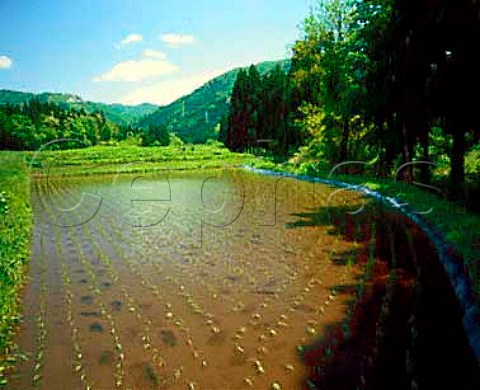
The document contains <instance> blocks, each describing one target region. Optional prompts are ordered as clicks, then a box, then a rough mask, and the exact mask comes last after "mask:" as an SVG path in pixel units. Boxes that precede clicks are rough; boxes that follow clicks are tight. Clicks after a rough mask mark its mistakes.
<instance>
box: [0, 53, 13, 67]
mask: <svg viewBox="0 0 480 390" xmlns="http://www.w3.org/2000/svg"><path fill="white" fill-rule="evenodd" d="M12 63H13V61H12V59H11V58H10V57H7V56H0V69H9V68H10V67H11V66H12Z"/></svg>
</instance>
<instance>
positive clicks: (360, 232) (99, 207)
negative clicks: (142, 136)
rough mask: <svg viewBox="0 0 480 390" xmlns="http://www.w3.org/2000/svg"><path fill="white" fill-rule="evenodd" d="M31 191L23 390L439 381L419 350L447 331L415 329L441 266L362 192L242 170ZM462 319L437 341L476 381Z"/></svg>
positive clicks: (61, 181) (46, 183)
mask: <svg viewBox="0 0 480 390" xmlns="http://www.w3.org/2000/svg"><path fill="white" fill-rule="evenodd" d="M32 193H33V203H34V215H35V234H34V237H33V243H32V257H31V264H30V270H29V276H30V282H29V284H28V285H27V287H26V289H25V291H24V295H23V316H24V321H23V322H22V324H21V327H20V332H19V336H18V339H17V341H18V343H19V346H20V349H21V351H22V352H23V353H24V354H25V356H26V359H25V360H23V361H22V362H20V363H19V364H18V366H17V369H16V370H15V371H14V372H13V373H12V374H11V375H10V384H9V388H11V389H30V388H41V389H62V390H64V389H190V390H192V389H222V390H226V389H249V388H254V389H304V388H311V389H313V388H325V389H351V388H378V389H381V388H387V387H385V386H388V388H411V386H412V378H416V380H417V381H419V382H420V383H421V384H427V385H428V383H429V382H431V380H430V379H431V378H429V377H428V375H435V373H434V372H433V371H434V369H432V368H431V367H429V366H428V365H425V366H422V364H421V363H419V362H420V359H419V358H418V359H417V358H416V356H422V354H423V357H427V358H429V357H430V355H431V354H430V355H428V356H427V355H425V353H426V352H425V351H427V350H430V349H431V348H430V346H431V345H434V344H435V339H432V337H430V339H429V337H423V336H422V337H421V340H422V342H423V340H424V339H426V340H427V342H424V343H423V344H424V345H423V346H422V343H418V342H417V343H413V342H412V337H411V333H412V330H414V331H418V332H419V334H420V335H424V334H427V335H428V334H430V333H431V332H430V331H431V327H432V326H433V325H434V324H432V323H431V322H432V316H429V315H423V317H422V314H421V313H423V312H428V311H426V310H425V309H424V308H422V307H421V305H426V306H428V305H429V304H430V303H431V301H430V300H429V299H426V298H425V297H424V295H425V294H423V295H422V294H420V295H419V293H418V291H419V286H420V285H422V286H423V285H427V286H428V284H429V283H430V284H432V283H435V282H436V281H437V282H438V280H439V279H442V274H441V271H438V270H437V269H436V268H435V265H432V264H430V265H429V266H431V267H433V269H434V270H436V271H435V272H434V274H435V275H437V276H436V279H435V280H434V281H433V282H432V280H431V278H430V279H429V278H426V276H422V275H427V273H423V274H422V273H419V272H418V269H419V267H418V264H417V262H416V261H412V260H411V259H410V258H411V257H412V256H414V255H415V246H421V247H422V248H423V249H422V251H421V252H420V256H421V257H422V258H423V257H427V259H429V260H428V261H429V262H430V263H434V262H435V261H434V255H432V256H433V257H432V256H430V255H431V254H432V253H433V254H434V248H431V247H428V246H427V245H426V244H425V242H423V241H422V240H420V241H418V240H417V239H416V238H415V237H416V235H415V234H413V235H412V236H410V235H408V237H407V238H402V239H403V240H404V241H405V242H402V243H396V244H395V242H393V241H395V240H398V237H397V236H398V235H395V234H394V235H389V234H387V235H385V234H384V233H382V232H385V231H387V230H388V229H390V228H388V229H387V225H388V226H390V227H391V226H393V225H394V224H395V221H393V222H392V221H390V220H389V219H388V218H387V219H385V218H384V217H382V218H381V219H378V218H377V217H378V215H380V214H379V213H378V210H377V209H376V208H374V206H373V205H371V203H370V201H369V200H367V199H365V198H364V197H363V196H362V195H359V194H358V193H352V192H349V191H344V190H342V191H339V190H338V189H336V188H332V187H329V186H326V185H323V184H319V183H308V182H304V181H299V180H295V179H292V178H279V177H269V176H261V175H257V174H253V173H247V172H244V171H240V170H236V169H223V170H203V171H198V172H176V171H158V172H154V173H151V174H145V175H144V176H142V175H136V176H133V175H118V176H103V177H87V178H81V179H80V178H57V179H53V180H46V178H43V179H42V178H40V179H38V180H36V181H35V182H34V184H33V189H32ZM362 205H366V206H367V208H366V209H365V210H362V212H360V213H357V214H350V213H351V212H356V211H359V210H360V207H361V206H362ZM369 207H370V208H369ZM382 215H383V216H384V214H382ZM392 223H393V225H392ZM409 229H410V228H408V229H407V230H406V231H410V230H411V229H410V230H409ZM390 230H391V229H390ZM392 237H393V241H392ZM412 237H413V238H412ZM416 240H417V241H416ZM402 248H403V249H402ZM405 259H410V260H408V261H406V260H405ZM392 268H394V269H397V268H398V269H399V271H398V272H397V273H396V278H395V283H392V282H390V279H391V269H392ZM438 275H440V276H438ZM422 277H423V279H425V278H426V282H425V283H423V282H422ZM441 281H443V282H445V281H444V280H443V279H442V280H441ZM359 287H361V289H359ZM433 288H435V286H433ZM431 290H432V287H431V286H430V290H429V291H431ZM444 290H445V289H444V288H443V287H442V291H444ZM445 291H446V290H445ZM449 297H450V295H448V292H447V293H445V295H442V298H444V302H445V300H446V301H447V302H448V304H449V307H453V309H455V302H453V301H449V300H448V299H450V298H449ZM418 302H420V303H418ZM419 307H420V308H419ZM389 308H390V309H389ZM441 309H442V308H441V307H440V308H437V309H436V310H437V311H439V312H441ZM437 311H435V313H434V314H435V315H434V316H433V319H434V321H437V320H439V319H440V318H441V316H440V317H439V316H438V313H437ZM422 318H426V320H425V319H422ZM412 323H413V324H414V325H415V326H413V325H412ZM392 324H393V325H392ZM457 325H458V324H457V323H456V322H455V323H454V325H452V326H451V328H448V329H446V328H445V327H439V329H438V331H437V333H436V334H438V332H441V331H445V332H449V333H448V334H449V337H450V336H451V335H453V336H454V337H451V338H450V340H451V343H452V344H455V345H456V347H454V346H453V347H451V348H450V350H452V349H454V352H455V354H454V355H453V359H455V361H456V362H457V364H456V366H455V367H457V366H458V367H459V368H458V369H456V371H455V372H453V373H452V375H453V376H455V375H457V376H459V377H461V376H462V375H463V376H465V374H468V375H470V376H469V377H468V379H467V380H470V379H471V378H472V377H473V376H472V375H473V374H472V372H473V371H474V369H473V368H472V365H471V362H472V359H471V358H470V356H469V355H468V353H469V352H468V348H467V347H465V340H464V338H462V333H461V330H460V329H459V328H458V326H457ZM429 327H430V328H429ZM347 333H348V334H349V336H348V337H347ZM419 345H420V346H419ZM450 350H449V351H450ZM436 352H438V351H436ZM412 354H414V355H415V358H410V357H411V356H413V355H412ZM437 355H439V354H438V353H437ZM438 360H439V362H440V363H438V364H437V365H435V367H438V368H439V367H442V368H443V367H444V366H443V364H448V363H449V361H448V359H447V358H443V357H442V358H439V359H438ZM422 381H423V382H422ZM367 382H368V384H367ZM437 382H438V381H437ZM440 383H441V381H440ZM413 385H415V383H413ZM392 386H393V387H392ZM425 388H430V387H428V386H427V387H425ZM431 388H441V387H431Z"/></svg>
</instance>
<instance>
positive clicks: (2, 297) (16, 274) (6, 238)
mask: <svg viewBox="0 0 480 390" xmlns="http://www.w3.org/2000/svg"><path fill="white" fill-rule="evenodd" d="M0 189H1V191H0V381H1V380H2V379H3V374H4V369H5V366H6V365H7V363H8V362H7V361H6V358H7V355H8V354H9V353H10V352H11V351H12V346H13V345H12V335H13V331H14V330H15V328H16V326H17V325H18V322H19V318H20V317H19V304H18V303H19V301H18V296H19V292H20V288H21V286H22V284H23V282H24V280H25V272H24V271H25V265H26V264H27V262H28V259H29V250H30V248H29V247H30V234H31V227H32V222H33V221H32V211H31V207H30V182H29V176H28V171H27V168H26V165H25V163H24V161H23V155H22V154H17V153H12V152H0Z"/></svg>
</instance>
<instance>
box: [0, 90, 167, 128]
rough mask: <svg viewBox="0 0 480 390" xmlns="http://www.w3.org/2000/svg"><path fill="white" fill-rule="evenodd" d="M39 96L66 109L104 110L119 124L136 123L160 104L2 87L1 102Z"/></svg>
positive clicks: (23, 101)
mask: <svg viewBox="0 0 480 390" xmlns="http://www.w3.org/2000/svg"><path fill="white" fill-rule="evenodd" d="M35 98H37V99H38V100H39V101H40V102H41V103H46V102H48V103H56V104H58V105H59V106H61V107H62V108H66V109H76V110H81V109H84V110H85V111H86V112H87V113H92V112H95V111H102V112H103V113H104V115H105V118H106V119H108V120H110V121H111V122H114V123H116V124H118V125H128V124H134V123H136V122H137V121H138V120H139V119H140V118H141V117H143V116H145V115H148V114H150V113H152V112H154V111H155V110H156V109H157V108H158V107H159V106H158V105H155V104H151V103H142V104H137V105H126V104H120V103H111V104H109V103H101V102H92V101H88V100H83V99H82V98H81V97H80V96H78V95H75V94H71V93H58V92H40V93H33V92H23V91H15V90H10V89H0V104H21V103H25V102H27V101H29V100H31V99H35Z"/></svg>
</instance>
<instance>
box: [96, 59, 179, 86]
mask: <svg viewBox="0 0 480 390" xmlns="http://www.w3.org/2000/svg"><path fill="white" fill-rule="evenodd" d="M176 71H178V68H177V67H176V66H175V65H174V64H172V63H171V62H169V61H167V60H164V59H150V58H146V59H141V60H129V61H123V62H119V63H117V64H115V65H114V66H113V68H112V69H110V70H109V71H108V72H105V73H103V74H101V75H100V76H96V77H94V78H93V81H97V82H98V81H128V82H137V81H142V80H144V79H147V78H151V77H154V76H161V75H166V74H170V73H174V72H176Z"/></svg>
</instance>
